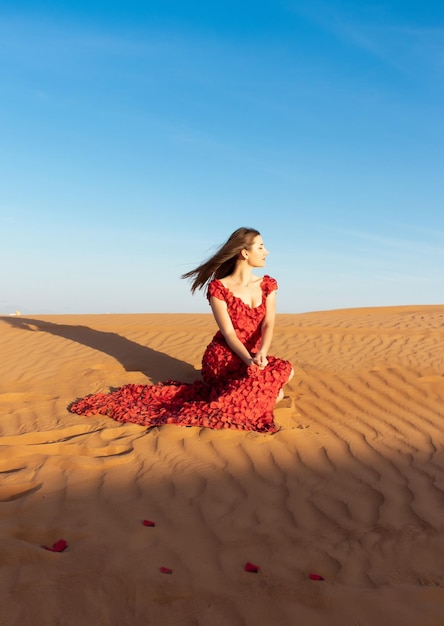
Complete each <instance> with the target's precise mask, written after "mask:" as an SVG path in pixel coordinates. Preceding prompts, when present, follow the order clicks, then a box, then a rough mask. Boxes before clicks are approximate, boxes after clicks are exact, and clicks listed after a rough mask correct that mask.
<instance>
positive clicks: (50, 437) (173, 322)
mask: <svg viewBox="0 0 444 626" xmlns="http://www.w3.org/2000/svg"><path fill="white" fill-rule="evenodd" d="M214 330H215V327H214V322H213V320H212V318H211V316H210V315H107V316H105V315H104V316H94V315H90V316H88V315H84V316H45V317H36V318H32V319H27V318H23V317H2V318H0V350H1V355H2V359H1V365H0V373H1V375H0V435H1V437H0V548H1V549H0V582H1V585H0V589H1V591H0V607H1V608H0V624H1V625H2V626H3V625H4V626H15V625H19V624H20V626H37V625H40V624H48V625H51V626H52V625H53V624H54V625H56V624H57V625H60V626H78V624H94V625H95V626H101V625H103V626H138V625H141V626H142V625H146V624H148V625H156V626H157V625H158V624H159V625H161V624H171V625H174V626H175V625H180V626H182V625H184V626H196V625H198V626H219V625H220V626H238V625H239V626H241V625H242V626H245V625H247V626H249V625H250V624H251V625H253V624H254V625H255V626H269V625H271V624H273V625H274V624H279V625H282V626H286V625H289V626H293V625H296V624H306V625H309V626H318V625H322V626H324V625H328V626H330V625H331V626H336V625H338V626H339V625H341V626H344V625H347V626H358V625H359V626H374V625H377V626H385V625H387V626H389V625H390V626H392V625H393V624H396V625H397V624H399V625H401V624H402V625H403V626H442V625H443V624H444V560H443V555H444V428H443V421H444V404H443V400H444V350H443V345H444V344H443V340H444V306H416V307H415V306H412V307H391V308H369V309H355V310H343V311H329V312H319V313H307V314H301V315H280V316H279V317H278V324H277V328H276V333H275V340H274V343H273V349H272V352H273V353H274V354H276V355H277V356H281V357H283V358H286V359H289V360H290V361H291V362H292V363H293V364H294V369H295V373H296V375H295V377H294V379H293V380H292V381H291V383H290V385H289V386H288V388H287V398H286V399H285V400H284V402H283V403H282V405H280V407H279V408H278V409H277V410H276V412H275V414H276V421H277V423H278V424H279V426H280V427H281V429H280V430H279V432H277V433H276V434H274V435H264V434H257V433H242V432H238V431H211V430H205V429H198V428H181V427H176V426H164V427H162V428H160V429H153V430H150V431H146V429H144V428H143V427H140V426H136V425H126V424H118V423H116V422H114V421H112V420H110V419H108V418H105V417H91V418H85V417H79V416H77V415H73V414H71V413H69V412H68V411H67V406H68V405H69V403H70V402H72V401H73V400H74V399H76V398H78V397H81V396H83V395H86V394H88V393H94V392H98V391H107V390H108V389H109V388H110V387H117V386H119V385H122V384H125V383H128V382H134V383H137V382H141V383H150V382H157V381H159V380H163V379H167V378H173V379H179V380H184V381H192V380H193V379H194V378H196V377H197V376H198V370H199V367H200V359H201V355H202V352H203V349H204V348H205V346H206V344H207V342H208V341H209V339H210V338H211V336H212V334H213V333H214ZM144 519H147V520H151V521H154V522H155V526H154V527H149V526H144V525H143V523H142V521H143V520H144ZM61 538H63V539H65V540H66V541H67V542H68V548H67V549H66V550H64V551H63V552H61V553H56V552H51V551H49V550H45V549H44V548H42V546H48V547H51V546H53V544H54V543H55V542H56V541H58V540H59V539H61ZM246 562H251V563H253V564H256V565H258V566H259V572H258V573H249V572H246V571H244V566H245V563H246ZM161 567H166V568H170V569H171V570H172V573H162V572H161V570H160V568H161ZM310 574H317V575H319V576H321V577H322V578H323V579H324V580H312V579H311V578H310Z"/></svg>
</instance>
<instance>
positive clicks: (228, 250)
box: [181, 228, 260, 293]
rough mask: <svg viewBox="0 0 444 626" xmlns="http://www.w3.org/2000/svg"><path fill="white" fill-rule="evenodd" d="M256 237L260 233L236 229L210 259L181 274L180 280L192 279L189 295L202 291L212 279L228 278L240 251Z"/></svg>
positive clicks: (248, 229)
mask: <svg viewBox="0 0 444 626" xmlns="http://www.w3.org/2000/svg"><path fill="white" fill-rule="evenodd" d="M258 235H260V232H259V231H258V230H256V229H255V228H238V229H237V230H235V231H234V233H232V234H231V235H230V236H229V237H228V239H227V241H226V242H225V243H224V244H223V245H222V246H221V247H220V248H219V250H218V251H217V252H216V254H214V255H213V256H212V257H211V258H210V259H208V260H207V261H204V262H203V263H202V264H201V265H199V267H196V269H194V270H191V271H190V272H187V273H186V274H182V276H181V278H191V279H193V281H192V283H191V293H194V292H195V291H196V289H203V288H204V287H205V285H207V284H208V283H209V282H211V281H212V280H213V279H214V278H224V277H225V276H229V275H230V274H231V273H232V272H233V271H234V268H235V267H236V261H237V260H238V258H239V253H240V252H241V250H248V249H249V248H250V246H251V245H252V243H253V240H254V239H255V237H257V236H258Z"/></svg>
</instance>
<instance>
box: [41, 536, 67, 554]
mask: <svg viewBox="0 0 444 626" xmlns="http://www.w3.org/2000/svg"><path fill="white" fill-rule="evenodd" d="M43 547H44V548H45V550H49V551H50V552H63V551H64V550H66V548H67V547H68V542H67V541H65V540H64V539H59V540H58V541H56V542H55V543H54V544H53V545H52V548H50V547H49V546H43Z"/></svg>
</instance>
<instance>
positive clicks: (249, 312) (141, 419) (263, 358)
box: [70, 228, 293, 432]
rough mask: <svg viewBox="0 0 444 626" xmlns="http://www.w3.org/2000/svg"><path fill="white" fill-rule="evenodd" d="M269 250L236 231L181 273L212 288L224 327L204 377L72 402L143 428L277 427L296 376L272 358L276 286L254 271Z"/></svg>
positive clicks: (86, 411)
mask: <svg viewBox="0 0 444 626" xmlns="http://www.w3.org/2000/svg"><path fill="white" fill-rule="evenodd" d="M267 255H268V252H267V250H266V249H265V246H264V243H263V241H262V237H261V235H260V233H259V232H258V231H257V230H255V229H252V228H239V229H237V230H236V231H235V232H234V233H232V235H231V236H230V237H229V238H228V240H227V241H226V243H224V245H223V246H221V248H220V249H219V250H218V251H217V252H216V254H214V255H213V256H212V257H211V258H210V259H208V260H207V261H205V262H204V263H202V265H200V266H199V267H197V268H196V269H194V270H192V271H190V272H187V273H186V274H184V275H183V276H182V278H187V279H191V280H192V284H191V291H192V292H193V293H194V291H196V289H203V288H207V297H208V299H209V302H210V305H211V309H212V311H213V315H214V318H215V320H216V323H217V325H218V327H219V330H218V331H217V333H216V334H215V336H214V337H213V339H212V341H211V343H210V344H209V346H208V347H207V349H206V350H205V353H204V355H203V358H202V380H197V381H195V382H194V383H180V382H177V381H166V382H165V383H159V384H157V385H125V386H123V387H121V388H120V389H117V390H116V391H114V392H112V393H109V394H102V393H100V394H95V395H93V396H88V397H86V398H84V399H82V400H79V401H77V402H74V403H73V404H72V405H71V406H70V410H71V411H72V412H74V413H78V414H79V415H94V414H97V413H99V414H102V415H108V416H109V417H112V418H113V419H115V420H117V421H120V422H133V423H137V424H141V425H144V426H148V427H150V426H160V425H162V424H177V425H181V426H203V427H207V428H232V429H238V430H255V431H259V432H275V431H276V430H277V428H276V426H275V424H274V421H273V407H274V405H275V404H276V402H278V401H279V400H280V399H281V398H282V397H283V387H284V385H285V383H287V382H288V381H289V380H290V379H291V378H292V376H293V368H292V366H291V364H290V363H289V362H288V361H284V360H282V359H278V358H276V357H273V356H270V355H269V354H268V350H269V347H270V344H271V340H272V337H273V330H274V322H275V314H276V290H277V283H276V280H275V279H274V278H271V277H270V276H268V275H265V276H263V277H259V276H256V275H254V274H253V269H254V268H258V267H264V265H265V261H266V257H267Z"/></svg>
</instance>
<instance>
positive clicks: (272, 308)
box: [254, 291, 276, 367]
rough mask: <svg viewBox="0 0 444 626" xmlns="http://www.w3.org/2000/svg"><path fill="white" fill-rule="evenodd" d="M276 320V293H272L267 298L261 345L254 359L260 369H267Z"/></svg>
mask: <svg viewBox="0 0 444 626" xmlns="http://www.w3.org/2000/svg"><path fill="white" fill-rule="evenodd" d="M275 320H276V291H272V292H271V293H269V294H268V296H267V303H266V310H265V317H264V321H263V322H262V327H261V332H262V338H261V345H260V348H259V351H258V352H257V354H256V355H255V357H254V362H255V363H256V365H259V367H265V366H266V365H267V363H268V360H267V354H268V350H269V349H270V345H271V341H272V339H273V332H274V323H275Z"/></svg>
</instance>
